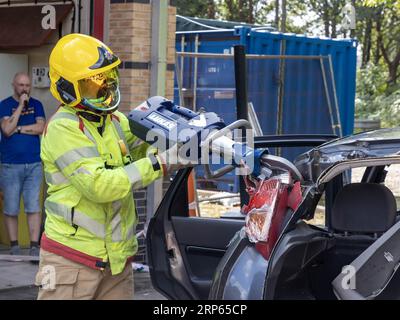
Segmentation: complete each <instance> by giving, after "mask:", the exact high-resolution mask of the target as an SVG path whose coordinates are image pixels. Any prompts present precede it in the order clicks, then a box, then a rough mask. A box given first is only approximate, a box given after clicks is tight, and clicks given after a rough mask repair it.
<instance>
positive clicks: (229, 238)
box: [147, 128, 400, 300]
mask: <svg viewBox="0 0 400 320" xmlns="http://www.w3.org/2000/svg"><path fill="white" fill-rule="evenodd" d="M326 140H329V137H316V136H286V137H261V138H258V139H257V141H256V147H257V148H265V147H276V146H284V147H285V146H286V147H287V146H292V147H293V146H304V145H314V146H315V145H318V146H315V147H314V148H313V149H311V150H310V151H308V152H306V153H303V154H301V155H299V156H298V157H297V158H296V159H295V161H293V163H291V162H289V161H288V160H287V159H283V158H279V157H271V158H270V159H265V161H264V162H263V166H265V167H267V168H269V169H270V171H271V176H270V177H268V178H267V179H266V180H277V179H278V180H279V181H280V182H282V183H283V185H284V186H285V190H286V191H285V192H286V193H287V195H288V196H287V197H286V198H285V199H286V200H285V201H286V203H284V205H283V206H281V209H277V210H278V211H279V210H280V213H279V217H278V213H274V214H275V216H272V220H271V222H270V225H269V230H270V231H269V234H268V237H266V238H265V239H258V240H257V239H252V237H251V235H250V236H249V230H250V228H249V224H250V225H251V223H252V221H251V218H249V217H248V215H244V214H236V215H231V216H229V214H227V215H225V216H224V217H222V218H219V219H215V218H204V217H192V216H189V213H188V212H189V204H188V190H187V185H188V184H187V180H188V176H189V173H190V169H186V170H181V171H180V172H178V174H177V175H176V177H175V179H174V180H173V182H172V183H171V186H170V188H169V190H168V192H167V193H166V196H165V197H164V198H163V200H162V203H161V205H160V207H159V209H158V210H157V212H156V214H155V215H154V217H153V218H152V220H151V222H150V224H149V228H148V233H147V257H148V262H149V266H150V272H151V279H152V282H153V285H154V287H155V288H156V289H157V290H158V291H159V292H161V293H162V294H163V295H165V296H166V297H168V298H169V299H218V300H219V299H233V300H236V299H245V300H247V299H257V300H259V299H260V300H262V299H310V300H316V299H324V300H325V299H338V298H339V299H380V298H385V299H396V298H399V297H400V283H398V280H399V275H398V274H397V273H396V270H397V268H398V266H399V263H400V245H399V243H400V223H397V221H398V212H397V204H396V198H395V195H394V192H393V190H392V189H393V188H391V187H390V186H389V187H388V183H387V176H388V172H389V171H390V168H394V167H395V165H396V164H400V154H399V152H400V129H399V128H394V129H382V130H377V131H371V132H366V133H361V134H357V135H353V136H349V137H346V138H342V139H334V140H331V141H328V142H325V143H323V144H321V143H322V142H324V141H326ZM319 144H320V145H319ZM282 173H286V174H287V175H286V177H287V176H288V175H289V176H290V177H289V179H286V180H287V181H283V180H282V176H283V175H282ZM356 173H358V180H357V179H355V178H356V177H355V175H356ZM396 178H399V177H397V175H394V177H393V179H394V181H396ZM393 179H392V180H393ZM398 182H399V181H398V180H397V184H398ZM292 194H294V196H293V197H292V198H293V199H294V198H295V196H296V195H297V198H296V199H297V200H288V199H289V198H290V197H291V195H292ZM293 201H295V205H293ZM321 201H323V202H322V203H323V204H324V212H323V215H324V219H325V223H322V224H320V225H318V224H313V223H310V221H312V219H314V218H315V216H316V212H317V211H318V210H319V209H320V208H321ZM282 208H283V209H282ZM271 230H272V231H271Z"/></svg>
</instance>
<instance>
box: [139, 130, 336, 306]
mask: <svg viewBox="0 0 400 320" xmlns="http://www.w3.org/2000/svg"><path fill="white" fill-rule="evenodd" d="M332 138H334V136H330V135H297V136H295V135H292V136H280V137H277V136H264V137H258V138H257V139H256V143H255V147H256V148H266V147H281V146H282V147H299V146H302V147H305V146H316V145H320V144H321V143H323V142H326V141H328V140H330V139H332ZM190 172H191V169H185V170H181V171H179V172H178V173H177V175H176V177H175V178H174V180H173V181H172V183H171V185H170V187H169V189H168V191H167V192H166V194H165V196H164V198H163V200H162V202H161V204H160V206H159V208H158V210H157V211H156V213H155V215H154V217H153V218H152V219H151V221H150V224H149V227H148V231H147V238H146V241H147V258H148V263H149V267H150V275H151V279H152V283H153V286H154V288H155V289H157V290H158V291H160V292H161V293H162V294H163V295H165V296H166V297H168V298H169V299H207V298H209V294H210V290H211V287H212V286H213V292H214V293H215V292H218V291H219V288H217V285H216V284H215V282H217V284H218V287H220V288H222V289H223V287H224V286H225V282H226V281H227V280H226V279H225V278H224V279H221V275H222V277H226V276H227V275H226V274H225V273H224V272H223V271H224V270H221V269H224V268H225V267H224V266H228V265H229V266H232V263H234V262H235V259H236V258H237V257H238V255H239V254H241V253H242V252H243V251H244V250H246V248H247V247H248V245H247V244H248V241H243V240H246V239H243V237H235V239H236V240H237V242H238V243H233V246H234V247H235V249H234V250H233V249H232V248H231V250H230V251H229V252H227V249H228V246H229V245H230V243H231V241H232V240H233V238H234V236H235V234H238V235H239V233H238V231H240V230H241V229H242V227H243V226H244V218H245V217H244V216H242V215H241V214H240V213H239V206H238V207H237V208H235V210H234V212H230V213H229V212H228V213H227V212H225V213H223V214H221V215H220V216H219V217H218V218H215V217H211V216H210V215H208V216H204V215H200V216H193V214H192V212H191V211H193V208H192V207H191V205H192V204H191V203H189V200H188V199H190V197H191V195H190V190H188V181H189V179H190ZM206 182H207V181H206ZM238 197H239V195H238ZM200 201H201V200H200ZM213 205H214V206H218V205H217V204H215V202H214V204H213ZM233 242H234V241H233ZM233 246H231V247H233ZM250 250H251V249H250ZM249 254H250V255H251V254H252V252H249ZM235 257H236V258H235ZM222 258H224V259H222ZM217 278H218V281H214V280H215V279H217ZM261 289H262V288H261Z"/></svg>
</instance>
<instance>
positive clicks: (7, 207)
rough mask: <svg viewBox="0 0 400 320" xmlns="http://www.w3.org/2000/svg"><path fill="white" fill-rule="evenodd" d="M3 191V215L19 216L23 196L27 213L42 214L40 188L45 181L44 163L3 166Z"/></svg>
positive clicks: (1, 176)
mask: <svg viewBox="0 0 400 320" xmlns="http://www.w3.org/2000/svg"><path fill="white" fill-rule="evenodd" d="M0 179H1V182H0V183H1V189H2V190H3V195H4V200H3V213H4V214H5V215H7V216H17V215H18V213H19V212H20V201H21V195H22V197H23V199H24V208H25V213H27V214H29V213H37V212H40V203H39V199H40V187H41V185H42V180H43V169H42V163H41V162H36V163H27V164H7V163H2V164H1V173H0Z"/></svg>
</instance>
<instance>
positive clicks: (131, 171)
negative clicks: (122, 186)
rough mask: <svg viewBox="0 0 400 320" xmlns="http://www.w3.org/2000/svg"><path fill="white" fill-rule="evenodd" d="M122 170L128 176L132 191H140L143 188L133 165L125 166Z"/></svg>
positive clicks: (139, 176)
mask: <svg viewBox="0 0 400 320" xmlns="http://www.w3.org/2000/svg"><path fill="white" fill-rule="evenodd" d="M124 170H125V172H126V173H127V175H128V178H129V181H130V182H131V184H132V188H133V189H140V188H142V187H143V184H142V176H141V175H140V172H139V170H138V169H137V167H136V165H135V164H134V163H131V164H129V165H127V166H125V167H124Z"/></svg>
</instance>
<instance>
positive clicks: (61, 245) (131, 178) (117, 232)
mask: <svg viewBox="0 0 400 320" xmlns="http://www.w3.org/2000/svg"><path fill="white" fill-rule="evenodd" d="M78 114H79V109H77V108H72V107H68V106H62V107H60V108H59V110H58V111H57V112H56V114H55V115H54V116H53V117H52V118H51V120H50V121H49V123H48V125H47V128H46V130H45V133H44V135H43V138H42V142H41V158H42V161H43V164H44V171H45V178H46V182H47V184H48V197H47V199H46V201H45V209H46V215H47V218H46V224H45V233H44V235H43V237H42V242H41V247H42V248H43V249H45V250H48V251H51V252H53V253H56V254H59V255H62V256H64V257H66V258H69V259H71V260H74V261H77V262H80V263H83V264H85V265H87V266H89V267H92V268H96V269H103V268H104V267H105V266H106V265H107V263H109V265H110V268H111V272H112V274H118V273H120V272H122V270H123V269H124V267H125V265H126V263H127V261H129V259H130V258H131V257H133V255H134V254H135V253H136V251H137V247H138V244H137V239H136V237H135V227H136V225H137V222H138V216H137V213H136V209H135V203H134V199H133V195H132V190H133V189H138V188H142V187H146V186H147V185H149V184H150V183H152V182H153V181H154V180H156V179H158V178H160V177H162V176H163V167H162V165H161V162H160V158H159V157H158V156H157V155H155V154H154V153H155V150H154V149H152V148H150V147H149V145H148V144H147V143H145V142H143V141H142V140H140V139H138V138H137V137H135V136H134V135H133V134H132V133H131V132H130V130H129V122H128V119H127V118H126V117H125V116H124V115H123V114H122V113H121V112H118V111H117V112H114V114H112V115H109V116H107V118H106V120H105V121H106V123H105V125H104V132H103V133H102V135H100V133H99V130H98V127H101V126H102V123H103V121H104V118H103V119H101V121H100V122H96V121H89V120H87V119H86V118H87V117H82V116H79V115H78ZM95 118H96V117H95ZM90 120H92V119H90Z"/></svg>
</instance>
